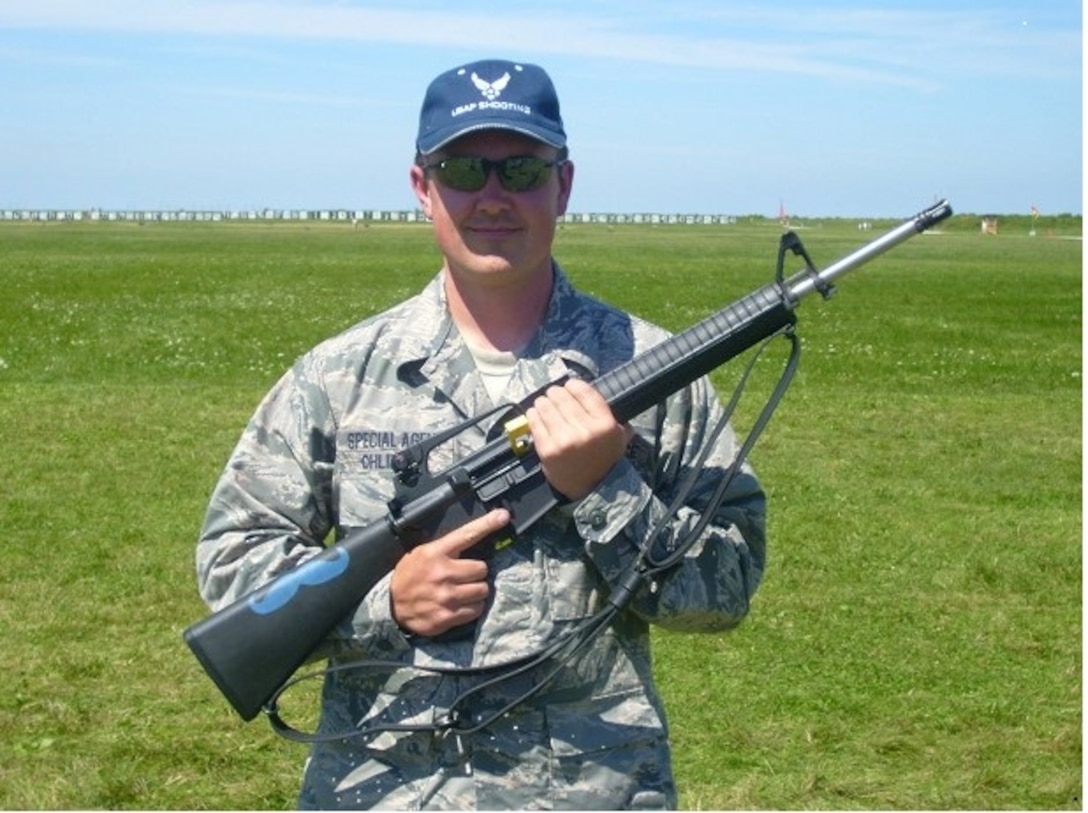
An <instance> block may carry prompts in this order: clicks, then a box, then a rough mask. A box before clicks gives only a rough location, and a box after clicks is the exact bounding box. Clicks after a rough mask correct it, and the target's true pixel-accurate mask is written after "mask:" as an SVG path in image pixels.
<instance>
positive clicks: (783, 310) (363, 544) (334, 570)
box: [184, 201, 952, 720]
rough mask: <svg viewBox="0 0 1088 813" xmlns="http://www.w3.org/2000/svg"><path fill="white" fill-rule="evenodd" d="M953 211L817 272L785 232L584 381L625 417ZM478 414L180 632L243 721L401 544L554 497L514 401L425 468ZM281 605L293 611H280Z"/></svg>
mask: <svg viewBox="0 0 1088 813" xmlns="http://www.w3.org/2000/svg"><path fill="white" fill-rule="evenodd" d="M951 214H952V209H951V207H950V206H949V205H948V202H947V201H942V202H940V203H938V204H936V205H935V206H933V207H931V208H929V209H926V210H925V211H923V212H920V213H919V214H917V215H915V216H914V217H912V218H910V219H909V220H906V221H904V222H903V223H901V224H900V225H899V226H897V227H895V228H894V229H892V230H891V231H889V232H887V233H885V234H884V235H882V236H880V237H878V238H876V239H875V240H872V241H871V242H869V243H866V244H865V245H863V246H862V247H861V248H859V249H857V250H856V251H854V252H852V253H851V254H849V255H847V256H845V257H843V258H842V259H840V260H839V261H838V262H836V263H834V264H832V265H830V266H828V267H827V268H825V269H823V270H822V271H817V270H816V269H815V268H814V267H813V265H812V262H811V260H810V259H809V258H808V255H807V254H806V253H805V250H804V247H803V246H802V245H801V241H800V240H799V239H797V237H796V235H794V234H793V233H792V232H789V233H786V234H785V235H783V238H782V242H781V245H780V249H779V258H778V273H777V277H776V279H775V281H774V282H772V283H770V284H768V285H766V286H764V287H763V288H760V289H759V290H757V291H755V292H754V293H751V294H749V295H748V296H745V297H743V298H742V299H739V300H738V301H736V302H734V303H733V304H731V305H729V306H728V307H726V308H724V309H723V310H720V311H718V312H717V313H715V314H713V315H712V316H709V317H707V318H706V319H704V320H703V321H701V322H699V323H698V324H696V325H695V326H694V327H691V328H688V329H687V330H685V331H683V332H682V333H679V334H677V335H676V336H673V337H671V338H669V339H667V340H665V341H664V342H662V343H661V344H659V345H657V346H655V347H653V348H651V349H650V350H648V351H646V352H645V353H643V354H641V355H639V356H637V357H635V358H633V359H631V360H630V361H629V362H627V363H625V364H623V365H622V366H620V367H618V368H616V369H614V370H611V371H609V372H608V373H606V374H604V375H602V376H601V377H600V378H599V379H597V380H596V381H594V382H593V385H594V386H595V387H596V388H597V390H598V391H599V392H600V393H601V394H602V395H603V396H604V398H605V400H606V401H607V402H608V404H609V406H610V407H611V409H612V412H613V414H614V415H615V417H616V420H618V421H620V422H621V423H622V422H626V421H629V420H631V419H632V418H634V417H635V416H636V415H639V414H640V413H642V412H644V411H646V410H647V409H650V408H651V407H653V406H654V405H655V404H656V403H658V402H659V401H661V400H663V399H664V398H665V397H666V396H668V395H670V394H672V393H674V392H676V391H677V390H680V389H681V388H683V387H685V386H687V385H688V384H690V383H691V382H692V381H695V380H696V379H697V378H699V377H700V376H703V375H705V374H706V373H708V372H710V371H711V370H713V369H714V368H716V367H718V366H720V365H722V364H724V363H725V362H727V361H729V360H730V359H732V358H733V357H735V356H737V355H739V354H740V353H742V352H743V351H745V350H747V349H748V348H750V347H753V346H754V345H756V344H758V343H759V342H760V341H762V340H764V339H766V338H768V337H770V336H772V335H774V334H775V333H777V332H779V331H781V330H783V329H784V328H786V327H787V326H789V325H792V324H793V323H794V321H795V316H794V313H793V311H794V308H795V307H796V306H797V304H798V303H799V302H800V300H801V299H802V298H803V297H804V296H806V295H808V294H810V293H812V292H813V291H817V292H819V293H821V294H822V295H823V296H825V297H826V296H828V295H829V294H830V292H831V282H832V280H834V279H836V278H837V277H839V276H841V275H842V274H844V273H846V272H848V271H851V270H853V269H855V268H857V267H859V266H861V265H863V264H864V263H866V262H868V261H869V260H871V259H873V258H874V257H876V256H878V255H879V254H882V253H883V252H885V251H887V250H888V249H890V248H892V247H894V246H896V245H898V244H899V243H901V242H903V241H904V240H906V239H907V238H908V237H911V236H913V235H915V234H918V233H920V232H923V231H925V230H926V229H928V228H930V227H931V226H933V225H935V224H936V223H939V222H940V221H942V220H944V219H945V218H947V217H949V216H950V215H951ZM787 251H792V252H793V253H794V254H797V255H800V256H802V257H803V258H804V259H805V262H806V268H805V270H803V271H801V272H799V273H797V274H795V275H794V276H792V277H790V278H789V279H784V278H783V275H782V266H783V258H784V257H785V254H786V252H787ZM526 403H528V402H526ZM483 417H488V416H483ZM482 419H483V418H476V419H473V420H471V421H468V422H467V423H465V424H462V425H459V426H456V427H454V428H452V429H450V430H449V431H447V432H443V433H441V434H439V435H437V436H435V437H432V438H430V439H429V440H428V441H426V442H425V443H423V444H421V445H419V446H416V447H413V448H412V449H408V450H406V451H405V452H402V453H401V454H399V455H398V456H397V458H396V459H395V460H394V463H393V467H394V470H395V472H396V476H397V481H398V482H397V496H396V498H395V499H394V500H392V501H391V502H390V503H389V506H388V508H389V511H388V513H387V514H386V515H385V516H384V517H382V518H381V519H379V520H377V521H375V522H373V523H371V524H370V525H367V526H365V527H363V528H358V529H354V530H352V531H350V532H349V533H346V534H345V535H344V537H343V538H342V539H341V540H339V541H338V542H337V543H336V544H334V545H332V546H330V547H328V548H326V549H325V550H324V551H322V552H321V553H320V554H318V555H316V556H315V557H313V558H312V559H310V560H308V561H307V562H305V563H304V564H303V565H301V566H299V567H298V568H296V569H295V570H293V571H292V572H290V573H286V574H284V575H283V576H280V577H279V578H277V579H275V580H273V581H271V582H269V583H268V584H266V585H264V586H263V587H261V588H259V589H258V590H256V591H254V592H253V593H252V594H250V595H249V596H246V597H244V598H241V599H239V600H238V601H236V602H234V603H233V604H231V605H230V606H228V607H225V608H224V609H222V610H219V611H218V612H216V613H214V614H212V615H211V616H209V617H207V618H205V619H203V620H201V621H199V622H197V623H196V624H193V625H192V626H191V627H189V628H188V629H187V630H185V633H184V637H185V641H186V642H187V643H188V645H189V647H190V648H191V649H192V651H193V653H194V654H195V655H196V657H197V658H198V659H199V660H200V663H201V665H202V666H203V667H204V669H205V671H207V673H208V674H209V675H210V676H211V678H212V680H214V681H215V683H216V685H217V686H218V687H219V689H220V690H221V691H222V692H223V694H224V695H225V696H226V698H227V700H229V701H230V703H231V705H232V706H233V707H234V708H235V710H236V711H237V712H238V713H239V714H240V715H241V716H242V717H243V719H246V720H252V719H253V718H254V717H256V716H257V714H258V712H259V711H260V710H261V708H262V707H263V706H265V704H267V703H268V702H269V700H270V699H271V698H272V697H274V696H275V695H276V693H277V691H278V690H279V689H280V688H281V687H282V686H283V685H284V684H285V683H286V682H287V681H288V680H289V679H290V678H291V676H292V675H293V674H294V673H295V671H296V670H297V669H298V668H299V667H300V666H302V665H303V664H304V663H305V662H306V660H307V659H308V658H309V657H310V655H311V654H312V653H313V652H314V651H315V650H316V649H317V647H318V646H319V645H320V644H321V643H322V642H323V641H324V640H325V638H326V637H327V636H328V635H329V634H330V633H331V632H332V631H333V630H334V629H335V628H336V626H337V625H339V624H340V623H341V622H343V621H344V620H345V619H346V618H348V617H349V616H350V615H351V614H352V612H354V610H355V608H356V606H357V605H358V604H359V602H360V601H361V600H362V598H363V596H365V595H366V593H367V592H369V591H370V589H371V588H372V587H373V586H374V585H375V584H376V583H377V582H378V581H380V580H381V579H382V578H383V577H384V576H385V574H386V573H388V572H390V571H391V570H392V569H393V568H394V567H395V566H396V564H397V562H398V561H399V559H400V558H401V556H403V555H404V553H405V552H406V551H407V550H408V549H410V548H411V547H413V546H414V545H416V544H418V543H420V542H422V541H425V540H427V539H431V538H434V537H435V536H437V535H438V534H439V533H441V531H442V530H443V529H446V528H453V527H456V526H458V525H460V524H463V523H464V522H465V521H467V520H468V519H469V518H471V517H474V516H479V515H481V514H482V513H484V512H485V511H487V510H490V509H492V508H498V507H505V508H508V509H509V510H510V513H511V516H512V520H511V528H512V531H513V533H515V534H516V533H520V532H522V531H524V530H525V529H526V528H528V527H529V526H530V525H532V524H533V523H534V522H536V520H538V519H539V518H540V517H541V516H543V515H544V514H545V513H546V512H547V511H548V510H550V509H551V508H552V507H554V506H555V505H557V504H558V502H559V501H560V498H559V497H558V495H557V494H556V493H555V492H554V491H553V490H552V489H551V487H550V486H549V485H548V483H547V481H546V480H545V478H544V475H543V473H542V472H541V469H540V464H539V460H538V459H537V457H536V454H535V452H534V451H533V447H532V439H531V437H530V436H529V434H528V430H527V425H526V421H525V419H524V416H523V415H522V414H521V410H520V409H518V408H514V409H513V410H512V411H511V412H510V413H508V414H507V415H506V416H504V418H503V419H502V420H500V421H499V422H498V424H497V425H496V426H497V427H498V428H500V429H501V432H500V433H499V435H498V437H494V438H492V439H490V440H489V441H488V442H487V443H486V444H485V445H484V446H483V447H482V448H481V449H480V450H478V451H477V452H474V453H473V454H471V455H469V456H467V457H465V458H463V459H461V460H458V461H456V462H455V463H454V464H453V465H452V466H450V468H448V469H446V470H445V471H442V472H439V473H437V474H432V473H431V472H430V471H429V470H428V468H427V455H428V454H429V452H430V450H431V449H433V448H434V447H435V446H437V445H438V444H440V443H443V442H445V441H447V440H449V439H450V438H451V437H453V436H455V435H457V434H458V433H460V432H462V431H464V430H465V429H466V428H468V427H470V426H474V425H476V424H478V423H479V422H480V421H481V420H482ZM507 535H508V534H507ZM491 544H492V545H493V544H494V542H492V543H491ZM288 607H289V608H290V617H287V616H286V615H283V614H281V611H282V610H283V609H286V608H288Z"/></svg>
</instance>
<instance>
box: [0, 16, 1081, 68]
mask: <svg viewBox="0 0 1088 813" xmlns="http://www.w3.org/2000/svg"><path fill="white" fill-rule="evenodd" d="M560 7H561V11H557V12H555V13H544V12H543V11H542V10H541V9H540V8H539V7H538V6H535V5H534V6H532V7H529V6H528V5H519V4H518V3H517V2H512V3H511V4H509V5H508V6H507V7H506V8H505V9H504V10H503V11H501V13H496V12H495V11H494V10H493V7H492V6H491V5H488V6H487V7H486V8H484V7H482V6H475V5H474V4H472V3H462V4H460V5H459V6H458V7H457V9H456V10H455V11H450V10H449V6H444V5H442V6H440V5H438V4H435V5H432V6H428V5H426V4H419V3H417V4H412V5H404V6H401V7H399V8H393V9H390V8H388V7H385V8H374V7H370V6H369V5H367V4H365V3H347V2H337V3H329V2H307V0H168V1H167V0H95V2H93V3H88V2H86V0H34V2H32V3H8V4H5V5H3V6H0V27H21V28H46V29H58V28H59V29H69V30H71V29H76V30H83V31H111V32H129V33H138V34H158V33H163V34H185V35H195V36H203V37H232V38H245V37H249V38H278V39H287V40H302V41H320V40H346V41H356V42H372V43H383V44H404V45H415V46H425V47H461V48H463V47H466V46H467V47H474V48H485V47H491V46H493V44H494V43H497V42H501V43H502V44H503V48H504V50H507V51H508V52H518V53H550V54H564V55H571V56H580V57H595V58H607V59H616V60H627V61H639V62H645V63H651V64H663V65H673V66H682V67H696V68H704V69H708V70H726V71H754V72H768V73H780V74H802V75H805V76H815V77H821V78H825V79H831V80H838V81H861V82H867V83H879V84H889V85H903V86H910V87H916V88H922V89H932V88H934V87H936V86H939V85H941V84H944V83H945V81H947V80H948V79H950V78H951V75H952V74H963V73H968V74H972V75H993V74H997V75H1002V74H1003V75H1019V76H1041V77H1055V76H1058V77H1065V78H1079V75H1080V66H1079V63H1080V31H1079V20H1078V21H1076V25H1075V26H1073V25H1071V23H1070V22H1069V21H1066V22H1064V24H1063V23H1061V22H1058V23H1057V24H1055V23H1054V22H1053V21H1048V20H1046V19H1045V18H1039V17H1038V15H1037V19H1038V20H1039V24H1033V25H1031V26H1025V25H1023V24H1022V22H1023V21H1022V20H1021V18H1020V15H1019V14H1015V15H1014V14H1013V13H1012V12H1011V11H1009V12H1002V11H1001V7H1000V4H999V5H998V6H996V7H990V6H977V5H975V4H973V3H972V4H970V5H968V6H966V7H964V8H960V9H955V8H948V7H947V6H946V7H942V8H940V9H937V10H925V9H919V8H917V7H903V8H900V9H895V8H889V7H887V6H876V7H865V6H856V7H842V6H841V5H838V6H828V7H821V6H815V5H801V4H785V5H783V4H762V5H743V4H741V5H738V4H732V3H714V2H705V0H679V1H678V2H671V3H668V4H660V3H656V2H648V0H631V2H628V3H622V4H615V3H598V4H594V5H588V4H585V3H572V4H569V5H567V6H563V5H562V3H560Z"/></svg>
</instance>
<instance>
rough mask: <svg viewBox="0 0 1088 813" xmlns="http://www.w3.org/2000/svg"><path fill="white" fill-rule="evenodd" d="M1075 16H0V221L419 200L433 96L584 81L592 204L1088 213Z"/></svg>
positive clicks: (14, 6) (66, 12)
mask: <svg viewBox="0 0 1088 813" xmlns="http://www.w3.org/2000/svg"><path fill="white" fill-rule="evenodd" d="M1081 19H1082V9H1081V5H1080V3H1079V2H1072V1H1071V0H1046V2H1040V0H1030V1H1029V0H1024V1H1023V2H1011V1H1007V0H988V1H987V2H984V3H980V2H977V0H948V2H929V0H912V2H906V0H903V1H902V2H900V0H889V1H888V2H884V1H883V0H815V2H808V1H807V0H806V1H805V2H802V0H780V1H779V2H774V3H769V2H762V1H761V0H760V1H758V2H757V0H748V1H747V2H731V1H730V0H669V2H667V3H665V2H660V1H659V0H655V1H654V2H649V1H648V0H615V1H614V2H613V0H603V1H602V2H594V0H551V2H548V3H540V2H534V3H528V2H521V0H508V2H506V3H504V4H501V5H500V4H496V3H494V2H487V3H485V2H479V0H462V1H461V2H458V3H445V2H438V0H404V1H403V2H397V3H392V2H387V3H377V2H367V1H366V0H323V1H319V0H33V2H29V0H0V208H91V207H100V208H121V209H126V208H128V209H132V208H156V209H182V208H187V209H262V208H265V207H272V208H332V207H338V208H341V207H342V208H353V209H355V208H359V209H362V208H367V209H369V208H391V209H410V208H413V206H414V203H415V202H414V198H413V197H412V195H411V192H410V189H409V186H408V180H407V178H408V166H409V164H410V162H411V160H412V154H413V145H414V140H415V128H416V122H417V116H418V110H419V104H420V101H421V99H422V95H423V91H424V88H425V87H426V85H427V83H428V82H429V81H430V80H431V79H432V78H433V77H434V76H435V75H436V74H437V73H439V72H441V71H443V70H446V69H448V68H451V67H455V66H456V65H458V64H460V63H462V62H466V61H470V60H472V59H476V58H482V57H505V58H510V59H515V60H519V61H526V62H534V63H537V64H540V65H542V66H544V67H545V68H546V69H547V70H548V72H549V73H550V74H551V75H552V78H553V80H554V81H555V84H556V86H557V87H558V89H559V94H560V99H561V102H562V105H563V114H564V119H565V122H566V126H567V132H568V135H569V138H570V144H571V149H572V157H573V159H574V160H575V164H576V167H577V175H576V179H575V191H574V198H573V200H572V205H571V208H572V210H573V211H578V212H684V213H722V214H750V213H762V214H766V215H771V216H773V215H775V214H777V212H778V208H779V205H780V202H781V203H782V204H784V205H785V207H786V208H787V210H788V211H789V212H790V213H791V214H796V215H799V216H805V215H809V216H824V215H832V216H850V217H853V216H871V217H883V216H907V215H910V214H912V213H913V212H915V211H916V210H918V209H920V208H922V207H924V206H926V205H928V204H929V203H930V202H932V201H933V200H934V199H935V198H937V197H947V198H949V199H950V200H951V202H952V204H953V206H954V208H955V209H956V210H957V211H961V212H976V213H991V212H992V213H1013V212H1025V213H1026V212H1028V211H1029V210H1030V207H1031V206H1033V205H1035V206H1038V207H1039V209H1040V210H1041V211H1042V212H1043V213H1044V214H1046V213H1059V212H1078V213H1079V212H1081V210H1082V206H1081V203H1082V95H1081V80H1082V69H1081Z"/></svg>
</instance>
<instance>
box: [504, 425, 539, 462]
mask: <svg viewBox="0 0 1088 813" xmlns="http://www.w3.org/2000/svg"><path fill="white" fill-rule="evenodd" d="M503 428H504V429H505V430H506V439H507V440H509V441H510V448H511V449H513V450H514V454H516V455H517V456H518V457H521V456H523V455H525V454H528V452H529V449H531V448H532V446H533V437H532V435H530V434H529V420H528V418H526V417H525V416H524V415H518V416H517V417H516V418H513V419H511V420H509V421H507V422H506V425H505V426H504V427H503Z"/></svg>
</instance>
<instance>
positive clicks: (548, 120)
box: [416, 59, 567, 155]
mask: <svg viewBox="0 0 1088 813" xmlns="http://www.w3.org/2000/svg"><path fill="white" fill-rule="evenodd" d="M477 130H512V131H514V132H516V133H521V134H522V135H527V136H529V137H530V138H535V139H537V140H538V141H543V142H544V143H545V144H549V145H551V146H553V147H555V148H557V149H562V148H563V147H565V146H566V144H567V135H566V133H565V132H564V131H563V119H562V117H561V116H560V115H559V98H558V96H556V93H555V86H554V85H553V84H552V80H551V79H550V78H549V76H548V74H547V73H545V72H544V69H543V68H540V67H538V66H536V65H530V64H527V63H517V62H507V61H505V60H499V59H487V60H483V61H480V62H474V63H472V64H470V65H465V66H463V67H460V68H455V69H453V70H451V71H447V72H446V73H443V74H442V75H441V76H439V77H438V78H437V79H435V80H434V81H433V82H431V84H430V86H429V87H428V88H427V94H426V95H425V96H424V98H423V109H422V110H421V111H420V115H419V136H418V137H417V139H416V149H417V150H418V151H419V153H420V154H422V155H428V154H430V153H432V152H434V151H435V150H438V149H440V148H441V147H444V146H445V145H447V144H449V143H450V142H451V141H453V140H454V139H457V138H460V137H461V136H463V135H465V134H467V133H471V132H475V131H477Z"/></svg>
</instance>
